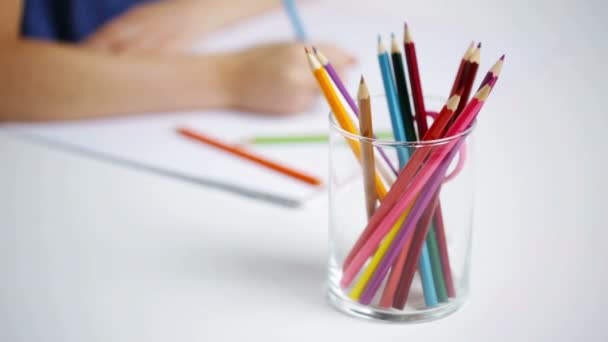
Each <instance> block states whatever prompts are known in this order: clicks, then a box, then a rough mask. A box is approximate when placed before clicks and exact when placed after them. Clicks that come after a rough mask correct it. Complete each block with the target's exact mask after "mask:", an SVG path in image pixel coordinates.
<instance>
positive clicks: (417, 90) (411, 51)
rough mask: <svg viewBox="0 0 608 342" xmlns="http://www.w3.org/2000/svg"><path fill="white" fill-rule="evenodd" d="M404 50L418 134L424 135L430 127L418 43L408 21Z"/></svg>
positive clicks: (405, 27) (405, 28)
mask: <svg viewBox="0 0 608 342" xmlns="http://www.w3.org/2000/svg"><path fill="white" fill-rule="evenodd" d="M403 37H404V38H403V40H404V44H403V45H404V51H405V56H406V60H407V69H408V72H409V74H410V85H411V87H412V98H413V100H414V110H415V111H414V112H415V113H416V114H415V117H414V118H415V119H416V123H417V124H418V135H419V136H421V137H422V136H424V135H425V134H426V131H427V129H428V123H427V122H426V108H425V106H424V94H423V93H422V82H421V80H420V71H419V70H418V57H417V56H416V45H415V44H414V40H413V39H412V34H411V32H410V29H409V27H408V26H407V23H405V24H404V35H403Z"/></svg>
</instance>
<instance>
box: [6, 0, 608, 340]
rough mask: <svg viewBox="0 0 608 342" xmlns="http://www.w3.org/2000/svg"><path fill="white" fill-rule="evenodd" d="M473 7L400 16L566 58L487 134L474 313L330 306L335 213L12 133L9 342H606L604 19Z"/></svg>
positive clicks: (599, 11)
mask: <svg viewBox="0 0 608 342" xmlns="http://www.w3.org/2000/svg"><path fill="white" fill-rule="evenodd" d="M375 3H376V4H377V6H378V11H382V10H388V8H389V6H388V5H387V4H390V2H387V1H381V2H375ZM458 3H459V4H462V5H458V4H456V2H447V1H431V2H429V1H425V2H423V1H421V2H418V3H415V4H407V5H404V4H401V5H398V6H401V7H406V8H404V9H403V12H404V15H407V16H408V18H414V20H427V21H431V22H433V21H435V22H436V23H437V24H438V25H446V26H447V25H456V24H460V25H461V27H462V28H463V29H464V30H468V31H470V32H479V31H480V30H485V29H487V30H488V32H490V33H491V34H492V35H494V36H495V37H497V40H498V41H499V42H500V41H501V40H500V37H510V38H511V39H512V38H513V37H517V38H518V39H521V40H522V41H523V42H524V43H525V44H524V45H525V46H537V47H538V48H539V49H542V50H543V51H545V52H547V51H549V56H551V55H553V56H552V59H551V60H550V61H548V62H547V63H543V64H542V65H539V67H538V69H537V70H535V72H534V73H532V74H530V75H529V77H528V78H526V79H508V78H507V77H505V80H504V81H502V83H501V84H500V85H499V88H497V89H496V91H495V93H494V95H493V98H492V99H491V100H492V102H490V103H488V107H487V108H486V112H485V114H484V115H485V116H484V118H483V120H481V121H480V123H479V126H478V135H477V161H478V162H477V168H478V172H477V173H478V177H477V186H478V191H477V194H478V195H477V202H476V215H475V234H474V250H473V261H472V262H473V272H472V296H471V298H470V300H469V302H468V304H467V305H466V306H465V307H464V308H463V309H462V310H461V311H459V312H457V313H455V314H453V315H452V316H449V317H447V318H445V319H442V320H440V321H436V322H432V323H427V324H416V325H389V324H381V323H374V322H369V321H364V320H360V319H355V318H351V317H348V316H345V315H343V314H341V313H338V312H336V311H335V310H333V309H332V308H331V307H329V305H328V304H326V302H325V299H324V292H323V290H324V288H323V286H324V278H325V260H326V236H327V213H326V208H325V206H324V204H323V203H321V204H320V205H316V206H313V207H310V208H305V209H301V210H293V209H291V210H290V209H284V208H279V207H273V206H271V205H268V204H264V203H259V202H254V201H251V200H248V199H243V198H240V197H236V196H233V195H230V194H227V193H223V192H220V191H216V190H211V189H206V188H201V187H196V186H192V185H190V184H186V183H182V182H180V181H177V180H172V179H168V178H162V177H160V176H157V175H152V174H147V173H143V172H140V171H137V170H132V169H128V168H125V167H121V166H118V165H112V164H108V163H105V162H102V161H98V160H94V159H90V158H87V157H84V156H78V155H73V154H70V153H67V152H63V151H58V150H54V149H51V148H49V147H44V146H40V145H36V144H33V143H30V142H26V141H22V140H19V139H18V138H15V137H13V136H12V135H10V134H8V133H6V132H2V131H0V341H11V342H17V341H61V342H71V341H129V342H136V341H146V342H152V341H228V340H264V341H286V340H287V341H319V340H323V341H324V340H332V339H333V340H336V341H338V340H339V341H371V340H372V339H373V340H374V341H381V340H382V341H394V340H397V339H400V340H406V339H407V340H408V341H445V340H446V338H447V339H449V340H453V341H574V340H587V341H605V340H607V339H608V328H607V327H606V323H607V320H606V313H605V308H606V307H607V305H608V300H607V299H606V298H607V297H606V295H605V294H604V293H603V291H605V290H607V289H608V282H607V279H608V277H607V276H606V273H607V272H608V251H607V249H606V248H605V244H606V241H608V230H607V229H606V224H607V223H608V215H607V213H606V212H607V211H606V210H605V209H604V208H603V205H602V204H603V202H602V199H603V197H604V196H605V194H606V193H607V192H608V186H607V185H608V182H606V180H605V179H604V175H605V174H606V172H607V171H608V170H607V169H608V168H607V167H606V163H605V159H606V155H607V153H606V151H605V147H606V143H605V142H603V141H602V140H603V133H604V132H606V129H608V118H607V116H608V112H607V110H606V108H605V106H604V105H603V104H601V100H602V99H603V98H602V95H603V93H604V92H605V90H607V87H606V86H605V85H604V84H603V81H602V78H605V76H606V71H605V70H606V69H605V67H604V66H603V65H602V60H603V59H605V58H606V56H607V54H606V50H607V49H606V43H605V38H604V37H603V36H604V35H605V34H606V33H607V32H608V26H607V25H606V24H605V23H602V21H603V19H602V16H603V13H605V9H606V5H604V4H603V3H602V2H601V1H596V2H594V3H591V2H589V3H585V4H578V5H575V4H567V3H565V2H563V3H562V2H560V1H553V2H550V3H549V2H538V3H535V4H529V5H528V4H526V3H525V2H523V1H522V2H517V1H503V2H492V1H490V2H467V1H460V2H458ZM549 4H550V5H549ZM358 6H368V5H365V4H359V5H358ZM473 15H478V16H477V17H474V16H473ZM465 19H467V20H465ZM490 25H494V26H493V28H491V29H490V28H489V27H490ZM535 53H537V50H534V49H531V50H530V54H535ZM508 58H514V59H517V58H526V56H508ZM504 72H505V75H506V74H507V73H508V72H509V71H508V64H507V66H506V67H505V70H504ZM602 195H604V196H602ZM235 213H236V214H235Z"/></svg>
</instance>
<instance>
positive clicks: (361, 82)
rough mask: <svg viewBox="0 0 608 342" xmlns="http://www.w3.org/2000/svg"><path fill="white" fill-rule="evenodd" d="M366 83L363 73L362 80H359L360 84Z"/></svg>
mask: <svg viewBox="0 0 608 342" xmlns="http://www.w3.org/2000/svg"><path fill="white" fill-rule="evenodd" d="M363 83H365V78H363V75H361V80H359V84H363Z"/></svg>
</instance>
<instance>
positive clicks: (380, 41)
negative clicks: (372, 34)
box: [378, 35, 382, 44]
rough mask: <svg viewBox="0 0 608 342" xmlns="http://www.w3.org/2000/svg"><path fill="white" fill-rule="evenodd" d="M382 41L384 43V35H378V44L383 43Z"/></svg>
mask: <svg viewBox="0 0 608 342" xmlns="http://www.w3.org/2000/svg"><path fill="white" fill-rule="evenodd" d="M381 43H382V36H381V35H378V44H381Z"/></svg>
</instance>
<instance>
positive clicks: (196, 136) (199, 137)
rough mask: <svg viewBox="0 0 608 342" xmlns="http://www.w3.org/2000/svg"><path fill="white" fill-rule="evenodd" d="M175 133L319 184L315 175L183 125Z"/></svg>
mask: <svg viewBox="0 0 608 342" xmlns="http://www.w3.org/2000/svg"><path fill="white" fill-rule="evenodd" d="M177 133H178V134H180V135H182V136H184V137H187V138H190V139H192V140H195V141H198V142H200V143H203V144H206V145H209V146H213V147H215V148H218V149H220V150H222V151H225V152H228V153H231V154H234V155H236V156H238V157H241V158H244V159H247V160H250V161H252V162H254V163H256V164H258V165H261V166H263V167H266V168H268V169H271V170H274V171H276V172H279V173H281V174H283V175H285V176H288V177H291V178H294V179H297V180H299V181H301V182H304V183H307V184H310V185H314V186H319V185H321V180H320V179H319V178H317V177H314V176H311V175H308V174H306V173H304V172H302V171H298V170H296V169H293V168H291V167H288V166H285V165H281V164H279V163H277V162H274V161H271V160H268V159H266V158H264V157H262V156H259V155H256V154H254V153H251V152H248V151H245V150H243V149H241V148H238V147H235V146H230V145H228V144H226V143H223V142H221V141H219V140H217V139H214V138H211V137H208V136H205V135H203V134H202V133H200V132H195V131H193V130H191V129H189V128H185V127H180V128H178V129H177Z"/></svg>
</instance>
